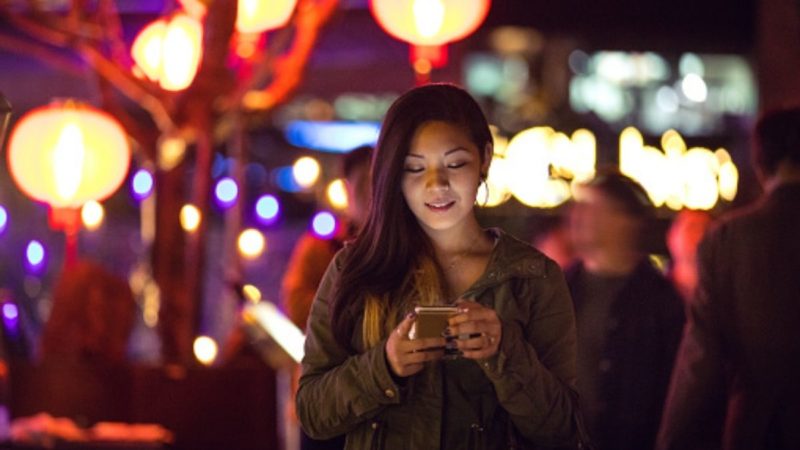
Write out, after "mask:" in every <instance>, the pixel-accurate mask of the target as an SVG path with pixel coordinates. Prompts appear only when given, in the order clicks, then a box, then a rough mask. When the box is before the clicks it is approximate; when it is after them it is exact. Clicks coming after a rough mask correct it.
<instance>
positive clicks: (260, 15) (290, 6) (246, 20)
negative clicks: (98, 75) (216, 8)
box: [236, 0, 297, 33]
mask: <svg viewBox="0 0 800 450" xmlns="http://www.w3.org/2000/svg"><path fill="white" fill-rule="evenodd" d="M296 5H297V0H239V6H238V10H237V14H236V31H238V32H240V33H261V32H263V31H267V30H272V29H275V28H280V27H282V26H284V25H286V24H287V23H288V22H289V19H290V18H291V17H292V12H294V8H295V6H296Z"/></svg>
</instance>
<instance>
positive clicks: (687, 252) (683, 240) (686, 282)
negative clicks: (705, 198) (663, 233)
mask: <svg viewBox="0 0 800 450" xmlns="http://www.w3.org/2000/svg"><path fill="white" fill-rule="evenodd" d="M711 221H712V218H711V215H710V214H709V213H707V212H706V211H696V210H691V209H684V210H683V211H681V212H680V213H678V215H677V216H675V219H673V221H672V224H671V225H670V227H669V231H668V232H667V247H668V248H669V253H670V256H671V258H672V265H671V266H670V270H669V279H670V280H672V284H673V285H674V286H675V289H677V290H678V292H679V293H680V294H681V296H682V297H683V298H684V299H688V298H690V297H691V296H692V294H693V293H694V290H695V288H696V287H697V246H698V245H700V240H702V239H703V236H704V235H705V233H706V230H708V227H709V226H711Z"/></svg>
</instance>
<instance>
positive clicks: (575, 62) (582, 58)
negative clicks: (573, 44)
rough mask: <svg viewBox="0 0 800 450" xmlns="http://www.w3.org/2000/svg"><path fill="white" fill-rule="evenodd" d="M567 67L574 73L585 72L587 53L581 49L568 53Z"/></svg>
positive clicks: (587, 64) (586, 70)
mask: <svg viewBox="0 0 800 450" xmlns="http://www.w3.org/2000/svg"><path fill="white" fill-rule="evenodd" d="M568 62H569V68H570V70H572V73H574V74H576V75H582V74H586V73H587V72H588V71H589V55H587V54H586V52H584V51H583V50H573V51H572V53H570V54H569V59H568Z"/></svg>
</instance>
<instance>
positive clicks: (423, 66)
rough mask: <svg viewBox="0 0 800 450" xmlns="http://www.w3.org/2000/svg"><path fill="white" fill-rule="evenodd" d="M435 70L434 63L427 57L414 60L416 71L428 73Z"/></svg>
mask: <svg viewBox="0 0 800 450" xmlns="http://www.w3.org/2000/svg"><path fill="white" fill-rule="evenodd" d="M431 70H433V65H432V64H431V62H430V61H429V60H427V59H424V58H421V59H418V60H416V61H414V72H416V73H420V74H423V75H427V74H429V73H431Z"/></svg>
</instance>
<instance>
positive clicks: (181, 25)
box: [131, 13, 203, 91]
mask: <svg viewBox="0 0 800 450" xmlns="http://www.w3.org/2000/svg"><path fill="white" fill-rule="evenodd" d="M202 44H203V25H202V24H201V23H200V21H199V20H197V19H195V18H194V17H191V16H189V15H188V14H185V13H178V14H175V15H173V16H172V17H171V18H170V19H163V18H162V19H158V20H156V21H155V22H152V23H151V24H149V25H147V26H146V27H145V28H144V29H142V31H140V32H139V34H138V35H137V36H136V39H135V40H134V41H133V46H132V47H131V56H132V57H133V60H134V61H135V62H136V67H137V68H138V69H139V70H140V71H141V72H142V73H144V75H145V76H146V77H147V78H149V79H150V80H151V81H154V82H158V84H159V85H160V86H161V87H162V88H163V89H165V90H168V91H180V90H183V89H186V88H187V87H189V85H191V84H192V81H193V80H194V76H195V75H196V74H197V69H198V67H199V66H200V59H201V58H202V52H203V45H202Z"/></svg>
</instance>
